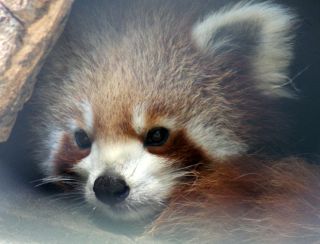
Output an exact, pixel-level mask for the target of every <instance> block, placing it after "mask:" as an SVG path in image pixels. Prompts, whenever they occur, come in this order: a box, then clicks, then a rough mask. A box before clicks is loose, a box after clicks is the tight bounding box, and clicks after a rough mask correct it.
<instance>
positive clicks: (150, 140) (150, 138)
mask: <svg viewBox="0 0 320 244" xmlns="http://www.w3.org/2000/svg"><path fill="white" fill-rule="evenodd" d="M168 138H169V130H167V129H166V128H163V127H158V128H153V129H151V130H149V131H148V133H147V136H146V138H145V140H144V145H145V146H162V145H163V144H165V143H166V141H167V140H168Z"/></svg>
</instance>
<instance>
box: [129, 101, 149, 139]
mask: <svg viewBox="0 0 320 244" xmlns="http://www.w3.org/2000/svg"><path fill="white" fill-rule="evenodd" d="M132 126H133V128H134V130H135V131H136V132H137V133H138V134H141V133H142V130H143V129H144V128H145V126H146V118H145V106H144V105H138V106H136V107H135V108H134V110H133V115H132Z"/></svg>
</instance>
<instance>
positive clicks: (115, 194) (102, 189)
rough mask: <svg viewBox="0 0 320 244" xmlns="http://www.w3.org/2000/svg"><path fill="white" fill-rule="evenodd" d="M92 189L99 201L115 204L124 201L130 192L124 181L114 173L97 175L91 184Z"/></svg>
mask: <svg viewBox="0 0 320 244" xmlns="http://www.w3.org/2000/svg"><path fill="white" fill-rule="evenodd" d="M93 191H94V193H95V195H96V197H97V199H99V200H100V201H101V202H103V203H105V204H108V205H115V204H117V203H120V202H122V201H124V200H125V199H126V198H127V197H128V195H129V192H130V188H129V186H128V185H127V184H126V182H125V181H124V180H123V179H122V178H120V177H118V176H114V175H102V176H99V177H98V178H97V179H96V180H95V182H94V185H93Z"/></svg>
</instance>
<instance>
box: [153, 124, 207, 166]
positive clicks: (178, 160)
mask: <svg viewBox="0 0 320 244" xmlns="http://www.w3.org/2000/svg"><path fill="white" fill-rule="evenodd" d="M148 151H149V152H150V153H153V154H158V155H161V156H163V157H166V158H169V159H171V160H170V161H171V162H174V163H175V165H176V166H177V167H184V166H201V165H202V164H207V163H208V162H209V161H210V156H209V155H208V154H206V153H205V152H204V151H203V150H201V148H199V146H197V145H196V144H195V143H194V142H193V141H192V140H191V139H190V138H188V136H187V133H186V132H185V131H184V130H179V131H176V132H171V133H170V137H169V139H168V141H167V143H165V144H164V145H163V146H161V147H149V148H148ZM200 163H201V165H199V164H200Z"/></svg>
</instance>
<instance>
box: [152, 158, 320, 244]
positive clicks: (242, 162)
mask: <svg viewBox="0 0 320 244" xmlns="http://www.w3.org/2000/svg"><path fill="white" fill-rule="evenodd" d="M319 173H320V172H319V166H317V165H310V164H308V163H306V162H304V161H303V160H301V159H297V158H287V159H283V160H278V161H272V162H270V161H269V162H266V161H263V160H257V159H253V158H246V157H244V158H237V159H235V160H230V161H228V162H223V163H219V164H216V165H215V167H214V168H213V169H210V170H206V171H205V172H203V173H199V172H196V173H195V174H196V175H195V176H196V180H195V181H194V182H191V183H188V184H181V185H180V186H179V187H177V188H176V189H175V191H174V193H173V194H172V198H171V200H170V202H169V205H168V207H167V208H166V209H165V210H164V211H163V212H162V213H161V215H160V216H159V217H158V218H157V219H156V221H155V222H154V223H153V226H151V229H150V231H149V234H151V235H156V236H160V238H163V239H169V240H171V241H185V242H186V243H194V242H196V241H200V242H201V243H212V242H214V243H272V242H274V243H314V242H317V241H318V240H319V237H320V232H319V231H320V217H319V216H320V215H319V214H320V209H319V203H320V198H319V192H320V185H319V177H320V174H319ZM163 233H165V235H163ZM177 233H178V234H177Z"/></svg>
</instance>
